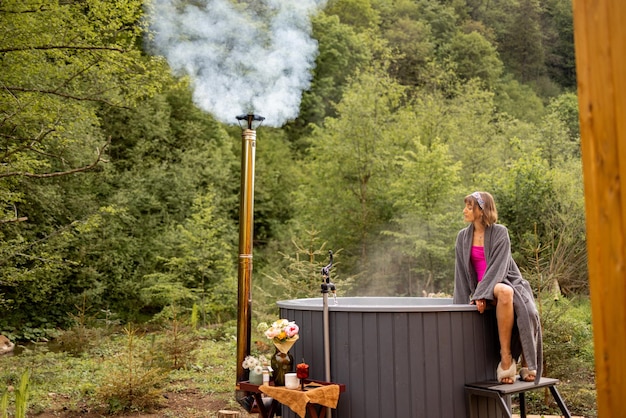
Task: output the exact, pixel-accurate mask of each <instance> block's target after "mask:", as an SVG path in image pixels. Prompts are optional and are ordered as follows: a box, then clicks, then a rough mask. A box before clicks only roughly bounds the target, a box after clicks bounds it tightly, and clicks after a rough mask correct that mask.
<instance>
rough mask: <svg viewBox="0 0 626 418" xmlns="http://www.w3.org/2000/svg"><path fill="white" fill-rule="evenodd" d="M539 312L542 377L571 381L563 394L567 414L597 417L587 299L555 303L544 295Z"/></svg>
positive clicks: (535, 401)
mask: <svg viewBox="0 0 626 418" xmlns="http://www.w3.org/2000/svg"><path fill="white" fill-rule="evenodd" d="M539 309H540V313H541V323H542V328H543V343H544V374H545V375H546V376H550V377H555V378H557V379H560V380H561V381H567V382H571V389H570V390H568V391H563V392H562V393H563V397H564V401H565V404H566V405H567V406H568V408H569V410H570V411H575V414H576V415H579V414H580V415H583V416H596V414H597V411H595V407H594V405H595V386H594V384H593V380H594V351H593V335H592V327H591V305H590V303H589V300H588V299H571V300H570V299H565V298H563V299H559V300H558V301H554V300H553V299H552V298H551V297H550V295H548V294H546V295H544V297H542V298H541V304H540V306H539ZM529 401H530V402H529V403H530V405H533V404H534V405H538V407H539V408H541V403H542V401H543V400H542V399H537V398H534V399H533V398H531V399H529ZM529 408H530V407H529ZM531 410H534V409H531ZM538 410H540V409H538Z"/></svg>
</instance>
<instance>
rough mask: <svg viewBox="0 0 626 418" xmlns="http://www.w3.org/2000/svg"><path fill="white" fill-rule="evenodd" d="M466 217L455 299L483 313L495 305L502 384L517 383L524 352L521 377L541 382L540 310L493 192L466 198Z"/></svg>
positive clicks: (458, 240)
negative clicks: (513, 254) (518, 368)
mask: <svg viewBox="0 0 626 418" xmlns="http://www.w3.org/2000/svg"><path fill="white" fill-rule="evenodd" d="M463 217H464V220H465V222H468V223H469V225H468V226H467V227H465V228H463V229H462V230H461V231H459V233H458V235H457V238H456V246H455V253H456V258H455V269H454V303H457V304H467V303H470V304H474V305H476V307H477V309H478V311H479V312H480V313H481V314H482V313H483V312H484V311H485V308H486V306H487V304H490V305H493V306H495V309H496V320H497V323H498V339H499V341H500V362H499V363H498V367H497V369H496V377H497V379H498V382H500V383H514V382H515V377H516V374H517V362H516V360H519V358H520V355H521V357H522V358H521V361H522V367H521V369H520V372H519V374H520V378H521V379H522V380H524V381H527V382H531V381H534V382H535V384H537V383H539V379H540V378H541V372H542V363H543V350H542V337H541V324H540V321H539V313H538V312H537V307H536V304H535V298H534V296H533V292H532V289H531V288H530V285H529V284H528V281H526V280H524V278H523V277H522V274H521V273H520V270H519V267H518V266H517V264H516V263H515V261H514V260H513V256H512V254H511V240H510V238H509V231H508V229H507V228H506V227H505V226H504V225H500V224H497V223H496V222H497V220H498V212H497V210H496V204H495V201H494V199H493V196H491V194H489V193H487V192H474V193H472V194H470V195H468V196H466V197H465V208H464V209H463Z"/></svg>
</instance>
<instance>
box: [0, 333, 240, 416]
mask: <svg viewBox="0 0 626 418" xmlns="http://www.w3.org/2000/svg"><path fill="white" fill-rule="evenodd" d="M162 336H163V335H157V338H160V337H162ZM196 336H197V339H198V346H197V349H196V350H195V356H194V359H193V362H191V363H189V364H187V365H185V367H183V368H180V369H177V370H171V371H168V372H167V377H166V383H165V387H164V388H163V389H164V390H166V391H174V392H175V391H182V390H183V389H185V388H186V387H188V386H189V385H190V384H191V385H193V386H194V387H195V388H196V389H197V390H199V391H201V392H202V393H206V394H212V395H217V396H222V395H223V399H227V398H228V397H230V398H233V390H234V385H235V376H236V367H235V361H236V354H235V353H236V343H235V339H234V337H232V336H231V337H227V338H220V339H212V338H210V336H204V335H201V334H196ZM125 338H126V337H125V336H124V334H122V333H120V334H113V335H110V336H108V337H107V338H102V339H101V340H100V341H98V344H95V345H94V347H93V348H91V349H89V350H88V351H85V352H83V353H80V354H77V355H71V354H68V353H66V352H63V351H54V352H53V351H50V349H49V348H48V346H47V345H46V344H36V345H33V344H30V345H28V346H27V348H25V349H24V351H23V352H21V353H20V354H19V355H13V356H4V357H0V395H2V394H3V393H4V392H5V391H6V390H7V387H8V386H14V387H18V385H19V380H20V377H21V376H22V374H23V373H24V371H26V370H28V371H30V398H29V402H28V411H29V413H39V412H42V411H45V410H49V409H50V408H51V407H52V405H53V403H54V402H55V399H57V400H58V399H63V404H64V406H66V407H67V408H69V409H70V410H73V409H78V408H79V405H81V404H85V403H86V404H90V405H94V404H95V402H96V401H95V394H96V392H97V390H98V388H99V387H100V385H101V384H102V383H103V382H104V381H105V378H106V375H107V373H110V371H111V364H112V362H113V361H114V360H115V359H116V358H118V357H119V356H120V353H121V352H122V351H123V350H124V348H125V344H126V343H125ZM138 340H139V341H138V343H137V344H138V345H139V346H140V347H141V350H142V352H145V351H143V350H146V349H148V347H150V346H151V345H152V344H153V340H154V335H153V334H152V335H144V336H141V337H138Z"/></svg>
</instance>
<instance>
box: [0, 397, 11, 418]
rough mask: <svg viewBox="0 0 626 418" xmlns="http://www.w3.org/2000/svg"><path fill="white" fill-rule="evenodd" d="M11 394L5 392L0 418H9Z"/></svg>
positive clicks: (0, 402) (1, 401)
mask: <svg viewBox="0 0 626 418" xmlns="http://www.w3.org/2000/svg"><path fill="white" fill-rule="evenodd" d="M8 409H9V392H4V393H3V394H2V398H0V414H1V415H0V417H2V418H9V413H8V411H7V410H8Z"/></svg>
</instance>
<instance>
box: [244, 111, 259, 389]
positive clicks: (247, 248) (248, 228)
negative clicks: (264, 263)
mask: <svg viewBox="0 0 626 418" xmlns="http://www.w3.org/2000/svg"><path fill="white" fill-rule="evenodd" d="M237 120H238V121H239V123H240V126H241V128H242V133H241V192H240V193H241V194H240V202H239V273H238V281H237V383H238V382H240V381H242V380H247V379H248V376H247V375H246V374H247V373H246V372H247V371H246V370H245V369H244V368H243V365H242V364H243V361H244V359H245V357H246V356H247V355H249V354H250V335H251V329H252V238H253V227H254V222H253V220H254V158H255V150H256V130H255V129H256V127H258V126H256V127H254V126H253V125H254V124H255V123H256V122H258V124H257V125H260V123H261V122H262V121H263V120H265V118H264V117H263V116H259V115H254V114H247V115H239V116H237ZM244 124H245V125H244ZM253 128H254V129H253Z"/></svg>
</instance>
